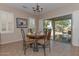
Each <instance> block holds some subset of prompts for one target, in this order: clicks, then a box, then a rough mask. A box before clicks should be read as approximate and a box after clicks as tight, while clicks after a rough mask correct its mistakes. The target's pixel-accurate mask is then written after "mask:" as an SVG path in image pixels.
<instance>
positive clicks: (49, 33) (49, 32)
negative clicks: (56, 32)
mask: <svg viewBox="0 0 79 59" xmlns="http://www.w3.org/2000/svg"><path fill="white" fill-rule="evenodd" d="M50 37H51V30H50V31H48V32H47V40H50Z"/></svg>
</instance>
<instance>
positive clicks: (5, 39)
mask: <svg viewBox="0 0 79 59" xmlns="http://www.w3.org/2000/svg"><path fill="white" fill-rule="evenodd" d="M0 10H2V11H6V12H11V13H13V14H14V17H15V19H14V21H15V22H14V23H15V24H14V25H15V26H14V33H7V34H1V44H5V43H10V42H15V41H19V40H22V38H21V32H20V29H18V28H16V18H17V17H20V18H26V19H27V18H28V16H29V14H27V13H26V12H24V11H21V10H19V9H16V8H13V7H10V6H7V5H5V4H0Z"/></svg>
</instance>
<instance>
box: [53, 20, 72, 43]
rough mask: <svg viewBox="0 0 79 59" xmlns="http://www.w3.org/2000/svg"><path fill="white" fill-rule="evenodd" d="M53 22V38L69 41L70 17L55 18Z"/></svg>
mask: <svg viewBox="0 0 79 59" xmlns="http://www.w3.org/2000/svg"><path fill="white" fill-rule="evenodd" d="M54 22H55V25H54V26H55V30H54V31H55V34H54V35H55V39H54V40H56V41H61V42H70V41H71V19H66V20H56V21H54Z"/></svg>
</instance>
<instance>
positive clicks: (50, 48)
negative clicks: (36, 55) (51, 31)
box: [49, 41, 51, 52]
mask: <svg viewBox="0 0 79 59" xmlns="http://www.w3.org/2000/svg"><path fill="white" fill-rule="evenodd" d="M49 52H51V44H50V41H49Z"/></svg>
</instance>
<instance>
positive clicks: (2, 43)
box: [0, 39, 22, 45]
mask: <svg viewBox="0 0 79 59" xmlns="http://www.w3.org/2000/svg"><path fill="white" fill-rule="evenodd" d="M19 41H22V39H20V40H15V41H7V42H1V43H0V44H1V45H4V44H9V43H14V42H19Z"/></svg>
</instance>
